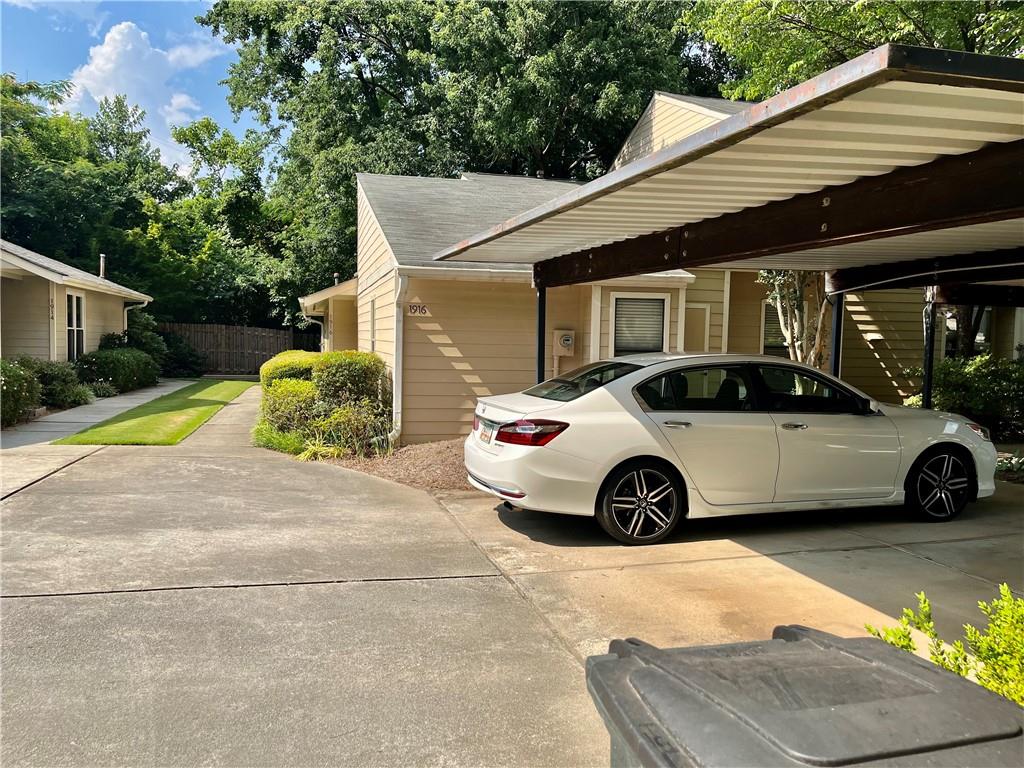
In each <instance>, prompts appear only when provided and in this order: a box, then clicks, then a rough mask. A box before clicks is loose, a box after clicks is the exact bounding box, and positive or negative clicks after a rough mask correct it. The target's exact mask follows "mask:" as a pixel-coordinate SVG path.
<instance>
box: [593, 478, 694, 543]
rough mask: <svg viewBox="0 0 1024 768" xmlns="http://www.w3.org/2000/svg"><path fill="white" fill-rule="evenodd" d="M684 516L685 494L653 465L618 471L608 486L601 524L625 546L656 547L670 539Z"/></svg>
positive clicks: (599, 518) (603, 497)
mask: <svg viewBox="0 0 1024 768" xmlns="http://www.w3.org/2000/svg"><path fill="white" fill-rule="evenodd" d="M682 512H683V490H682V488H681V487H680V484H679V481H678V480H677V479H676V478H675V477H674V476H673V475H672V474H671V473H670V472H668V471H667V470H665V469H664V468H662V467H659V466H657V465H656V464H653V463H650V464H648V463H637V464H629V465H626V466H623V467H620V468H618V469H616V470H615V471H614V472H613V473H612V474H611V475H610V476H609V477H608V480H607V482H605V484H604V491H603V492H602V495H601V499H600V504H599V505H598V509H597V521H598V523H600V525H601V527H602V528H603V529H604V530H605V532H606V533H607V534H608V535H609V536H611V537H612V538H615V539H618V540H619V541H621V542H622V543H624V544H653V543H654V542H656V541H661V540H662V539H663V538H665V537H666V536H668V535H669V534H670V533H671V532H672V529H673V528H675V527H676V523H678V522H679V518H680V517H681V516H682Z"/></svg>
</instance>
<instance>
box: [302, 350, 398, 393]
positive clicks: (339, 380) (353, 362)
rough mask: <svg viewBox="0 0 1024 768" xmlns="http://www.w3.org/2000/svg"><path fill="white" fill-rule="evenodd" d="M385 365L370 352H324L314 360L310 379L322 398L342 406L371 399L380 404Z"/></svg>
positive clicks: (385, 387) (385, 374) (386, 370)
mask: <svg viewBox="0 0 1024 768" xmlns="http://www.w3.org/2000/svg"><path fill="white" fill-rule="evenodd" d="M387 382H388V369H387V366H385V365H384V361H383V360H381V359H380V358H379V357H377V355H375V354H373V353H372V352H356V351H354V350H347V351H345V352H326V353H324V354H322V355H320V356H319V358H317V360H316V361H315V362H314V363H313V383H314V384H316V388H317V391H318V392H319V393H320V397H321V399H323V401H324V402H326V403H328V404H330V405H332V406H335V407H341V406H343V405H346V404H349V403H356V402H363V401H370V402H380V403H382V404H383V402H384V400H385V397H384V396H385V394H386V392H387V389H388V385H387Z"/></svg>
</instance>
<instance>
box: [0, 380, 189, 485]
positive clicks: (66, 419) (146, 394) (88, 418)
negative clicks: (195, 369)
mask: <svg viewBox="0 0 1024 768" xmlns="http://www.w3.org/2000/svg"><path fill="white" fill-rule="evenodd" d="M193 383H195V380H194V379H164V380H163V381H161V382H160V383H159V384H157V385H156V386H155V387H146V388H145V389H138V390H136V391H134V392H128V393H126V394H124V395H115V396H114V397H104V398H102V399H96V400H94V401H93V402H91V403H89V405H80V406H78V407H77V408H68V409H67V410H64V411H58V412H57V413H51V414H48V415H46V416H43V417H42V418H41V419H35V420H34V421H29V422H26V423H24V424H19V425H18V426H16V427H11V428H9V429H5V430H3V432H0V450H5V451H6V450H10V449H12V448H24V447H25V446H32V445H43V444H46V443H49V442H51V441H52V440H59V439H60V438H62V437H67V436H68V435H73V434H75V433H76V432H81V431H82V430H83V429H86V428H88V427H91V426H92V425H93V424H99V423H100V422H101V421H106V420H107V419H111V418H113V417H114V416H119V415H120V414H122V413H124V412H125V411H128V410H131V409H132V408H134V407H135V406H137V405H142V404H143V403H148V402H149V401H150V400H155V399H156V398H158V397H161V396H163V395H166V394H168V393H169V392H174V391H175V390H177V389H181V388H182V387H187V386H188V385H189V384H193ZM5 492H6V491H5Z"/></svg>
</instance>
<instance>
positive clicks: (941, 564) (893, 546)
mask: <svg viewBox="0 0 1024 768" xmlns="http://www.w3.org/2000/svg"><path fill="white" fill-rule="evenodd" d="M857 535H858V536H863V537H864V538H865V539H867V540H868V541H878V542H882V540H881V539H875V538H873V537H871V536H868V535H867V534H864V533H859V532H858V533H857ZM995 538H1001V537H999V536H980V537H970V538H966V539H953V541H956V542H959V541H977V540H979V539H995ZM882 543H884V544H885V545H886V547H888V548H889V549H893V550H895V551H897V552H902V553H903V554H904V555H910V556H911V557H916V558H917V559H918V560H923V561H924V562H926V563H931V564H932V565H937V566H939V567H941V568H947V569H949V570H951V571H953V572H955V573H959V574H960V575H961V576H967V577H968V578H971V579H974V580H975V581H980V582H982V583H983V584H988V585H989V586H992V587H998V586H999V585H998V584H997V583H996V582H994V581H991V580H989V579H986V578H985V577H984V576H978V575H977V574H975V573H970V572H969V571H965V570H963V569H962V568H957V567H956V566H955V565H950V564H949V563H944V562H942V561H941V560H934V559H932V558H930V557H928V556H926V555H922V554H920V553H919V552H914V551H913V550H910V549H907V548H906V547H907V546H908V545H912V544H946V543H950V542H949V540H946V541H921V542H918V541H913V542H906V543H904V544H890V543H888V542H882ZM1011 591H1012V592H1016V590H1013V589H1011Z"/></svg>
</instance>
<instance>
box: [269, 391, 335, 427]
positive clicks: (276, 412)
mask: <svg viewBox="0 0 1024 768" xmlns="http://www.w3.org/2000/svg"><path fill="white" fill-rule="evenodd" d="M261 408H262V411H263V418H264V420H265V421H266V422H267V423H268V424H270V426H272V427H273V428H274V429H277V430H279V431H281V432H293V431H303V430H304V428H305V427H306V425H308V424H311V423H312V422H314V421H316V420H317V419H318V418H320V417H321V416H322V415H323V413H324V408H323V406H322V405H321V403H320V400H319V398H318V397H317V392H316V386H315V385H314V384H313V382H311V381H303V380H302V379H277V380H276V381H271V382H270V386H268V387H267V388H266V389H265V390H263V402H262V404H261Z"/></svg>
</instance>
